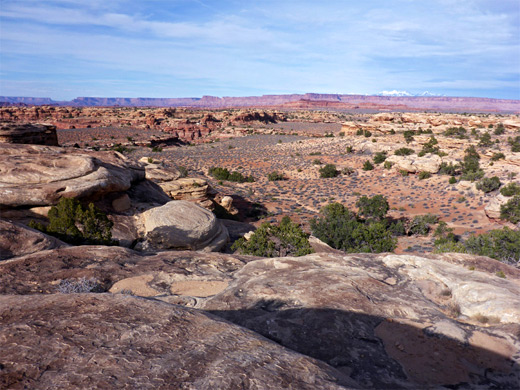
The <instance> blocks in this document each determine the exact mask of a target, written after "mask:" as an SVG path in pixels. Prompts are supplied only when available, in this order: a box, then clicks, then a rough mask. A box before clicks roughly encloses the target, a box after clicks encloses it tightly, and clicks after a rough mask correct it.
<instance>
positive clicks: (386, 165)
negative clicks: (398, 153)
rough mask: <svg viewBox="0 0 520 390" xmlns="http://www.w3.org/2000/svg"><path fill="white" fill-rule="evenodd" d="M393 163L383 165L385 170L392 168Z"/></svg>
mask: <svg viewBox="0 0 520 390" xmlns="http://www.w3.org/2000/svg"><path fill="white" fill-rule="evenodd" d="M392 165H393V164H392V163H391V162H390V161H385V163H384V164H383V168H385V169H390V168H392Z"/></svg>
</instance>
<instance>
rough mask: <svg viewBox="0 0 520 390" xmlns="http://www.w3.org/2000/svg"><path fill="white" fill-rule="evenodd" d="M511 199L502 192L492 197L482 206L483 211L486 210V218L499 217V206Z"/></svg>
mask: <svg viewBox="0 0 520 390" xmlns="http://www.w3.org/2000/svg"><path fill="white" fill-rule="evenodd" d="M509 199H511V198H509V197H507V196H504V195H502V194H497V195H496V196H495V197H493V198H492V199H491V200H490V201H489V203H488V204H487V205H486V207H485V208H484V211H485V212H486V215H487V216H488V218H493V219H499V218H500V206H502V205H503V204H505V203H507V201H508V200H509Z"/></svg>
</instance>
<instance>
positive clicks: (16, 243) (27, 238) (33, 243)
mask: <svg viewBox="0 0 520 390" xmlns="http://www.w3.org/2000/svg"><path fill="white" fill-rule="evenodd" d="M62 246H66V244H65V243H63V242H61V241H60V240H58V239H57V238H54V237H52V236H48V235H46V234H43V233H42V232H39V231H38V230H34V229H31V228H28V227H26V226H24V225H21V224H18V223H15V222H9V221H5V220H3V219H0V260H5V259H9V258H11V257H15V256H23V255H27V254H31V253H37V252H40V251H43V250H46V249H53V248H59V247H62Z"/></svg>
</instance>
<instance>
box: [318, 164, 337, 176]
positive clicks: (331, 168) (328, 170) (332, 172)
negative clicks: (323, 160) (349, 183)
mask: <svg viewBox="0 0 520 390" xmlns="http://www.w3.org/2000/svg"><path fill="white" fill-rule="evenodd" d="M338 175H339V171H338V170H337V169H336V166H335V165H334V164H327V165H325V166H323V167H321V168H320V177H322V178H329V177H336V176H338Z"/></svg>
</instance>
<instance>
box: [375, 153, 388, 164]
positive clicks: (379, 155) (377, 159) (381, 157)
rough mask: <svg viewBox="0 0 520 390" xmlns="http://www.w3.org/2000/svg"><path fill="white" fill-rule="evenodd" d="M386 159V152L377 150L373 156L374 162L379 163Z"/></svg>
mask: <svg viewBox="0 0 520 390" xmlns="http://www.w3.org/2000/svg"><path fill="white" fill-rule="evenodd" d="M385 160H386V152H377V153H376V154H375V156H374V164H381V163H382V162H384V161H385Z"/></svg>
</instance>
